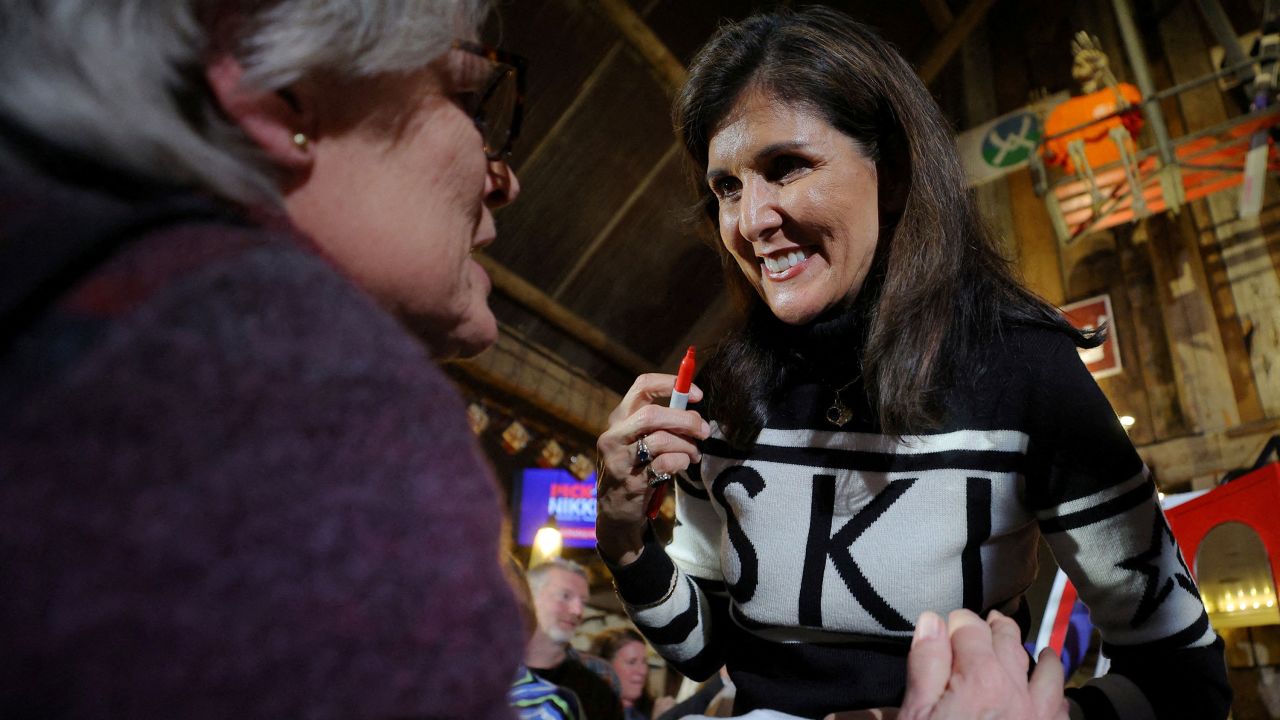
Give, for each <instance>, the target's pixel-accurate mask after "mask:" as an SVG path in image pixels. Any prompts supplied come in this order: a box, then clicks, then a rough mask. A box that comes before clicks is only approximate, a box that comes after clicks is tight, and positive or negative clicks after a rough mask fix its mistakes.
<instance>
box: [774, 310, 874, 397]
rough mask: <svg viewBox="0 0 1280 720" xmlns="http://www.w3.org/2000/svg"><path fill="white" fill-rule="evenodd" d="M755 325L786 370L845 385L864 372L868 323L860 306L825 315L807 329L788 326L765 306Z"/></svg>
mask: <svg viewBox="0 0 1280 720" xmlns="http://www.w3.org/2000/svg"><path fill="white" fill-rule="evenodd" d="M753 323H754V324H755V325H756V329H757V332H759V333H760V337H761V338H762V339H763V341H764V342H765V343H767V344H768V345H769V346H771V347H772V349H773V351H774V352H775V353H776V355H777V357H779V358H780V359H782V361H783V363H784V365H785V366H787V367H788V368H789V369H792V370H796V371H799V372H802V373H804V374H806V375H809V376H811V379H813V380H817V381H819V382H822V383H826V384H835V385H837V386H839V385H844V384H845V383H847V382H848V381H849V380H851V379H852V378H854V377H856V376H857V374H858V373H859V372H860V370H861V365H862V362H861V357H862V347H863V345H864V344H865V342H866V330H867V321H866V318H865V316H864V314H863V311H862V309H861V307H860V306H859V305H856V304H855V305H854V306H853V307H850V308H845V309H843V310H840V311H838V312H830V313H826V314H823V315H822V316H820V317H818V318H817V319H815V320H813V321H812V322H809V323H806V324H804V325H788V324H786V323H784V322H782V321H781V320H778V319H777V318H776V317H774V315H773V313H772V312H770V311H769V309H768V308H767V307H763V306H761V307H759V308H758V309H757V310H756V312H755V317H754V318H753Z"/></svg>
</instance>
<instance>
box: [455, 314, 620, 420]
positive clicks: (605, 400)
mask: <svg viewBox="0 0 1280 720" xmlns="http://www.w3.org/2000/svg"><path fill="white" fill-rule="evenodd" d="M499 330H500V332H499V334H498V342H497V343H495V344H494V346H493V347H492V348H489V349H488V350H486V351H484V352H483V353H480V355H478V356H476V357H474V358H471V359H470V360H458V361H454V362H453V363H451V365H452V366H454V367H456V368H458V369H459V370H461V371H462V372H463V373H465V374H466V375H467V376H469V377H470V378H472V379H473V380H475V381H477V382H479V383H480V384H481V385H485V386H488V387H491V388H494V389H496V390H498V391H499V392H502V393H505V394H508V395H512V396H514V397H517V398H520V399H521V400H523V401H525V402H527V403H529V404H531V405H533V406H534V407H537V408H539V409H540V410H542V411H543V412H545V413H547V414H548V415H550V416H551V417H553V418H556V419H557V420H559V421H560V422H563V423H565V424H566V425H568V426H570V427H573V428H576V429H577V430H580V431H581V432H583V433H584V434H586V435H587V436H590V437H595V436H597V435H599V434H600V433H601V432H603V431H604V429H605V427H606V426H607V424H608V419H609V413H610V412H612V411H613V409H614V408H615V407H617V405H618V403H620V402H622V396H621V395H619V394H618V393H616V392H614V391H612V390H610V389H609V388H606V387H604V386H603V385H600V384H599V383H597V382H595V381H594V380H592V379H591V378H589V377H587V376H586V375H585V374H584V373H583V372H582V371H580V370H578V369H577V368H573V367H570V366H568V365H566V364H565V363H564V361H563V360H561V359H560V358H558V357H556V356H555V354H553V353H552V352H551V351H550V350H547V349H546V348H543V347H541V346H540V345H537V344H535V343H533V342H531V341H529V340H528V339H526V338H525V337H524V336H523V335H520V334H519V333H518V332H516V331H515V330H513V329H511V328H509V327H506V326H501V327H500V328H499Z"/></svg>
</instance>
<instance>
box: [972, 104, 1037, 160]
mask: <svg viewBox="0 0 1280 720" xmlns="http://www.w3.org/2000/svg"><path fill="white" fill-rule="evenodd" d="M1043 136H1044V127H1043V126H1042V125H1041V124H1040V118H1038V117H1036V114H1035V113H1033V112H1020V113H1016V114H1014V115H1011V116H1009V117H1006V118H1004V119H1002V120H1000V122H998V123H996V124H995V126H994V127H992V128H991V129H990V130H988V131H987V134H986V136H985V137H983V139H982V159H983V160H985V161H986V162H987V164H988V165H990V166H992V167H997V168H1004V167H1009V166H1012V165H1018V164H1020V163H1024V162H1026V161H1027V159H1028V158H1030V157H1031V153H1033V152H1035V151H1036V146H1037V145H1038V144H1039V143H1040V138H1041V137H1043Z"/></svg>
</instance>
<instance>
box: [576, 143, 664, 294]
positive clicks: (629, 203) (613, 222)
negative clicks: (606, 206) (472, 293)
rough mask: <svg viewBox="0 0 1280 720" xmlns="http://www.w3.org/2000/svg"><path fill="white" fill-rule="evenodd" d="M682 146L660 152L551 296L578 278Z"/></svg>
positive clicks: (579, 254)
mask: <svg viewBox="0 0 1280 720" xmlns="http://www.w3.org/2000/svg"><path fill="white" fill-rule="evenodd" d="M683 147H684V146H683V145H682V144H681V143H679V142H673V143H671V147H669V148H667V151H666V152H665V153H663V154H662V157H660V158H658V162H656V163H654V164H653V167H652V168H650V169H649V172H648V174H646V175H645V176H644V178H643V179H641V180H640V182H639V184H637V185H636V187H635V189H634V190H632V191H631V194H630V195H628V196H627V199H626V200H625V201H624V202H623V203H622V204H621V205H619V206H618V209H617V211H615V212H614V213H613V217H611V218H609V222H607V223H605V224H604V227H603V228H601V229H600V232H598V233H596V236H595V237H594V238H592V239H591V242H589V243H587V245H586V247H584V248H583V249H582V252H580V253H578V259H577V260H576V261H575V262H574V263H573V267H571V268H569V271H568V272H566V273H565V274H564V277H563V278H561V280H560V282H559V283H558V284H557V285H556V289H555V290H553V291H552V292H551V297H553V298H556V299H559V298H561V297H563V296H564V291H565V290H567V289H568V288H569V286H570V285H572V284H573V281H574V280H577V279H578V275H579V274H580V273H581V272H582V271H583V270H584V269H586V268H587V266H588V265H589V264H590V263H591V261H592V260H594V259H595V256H596V253H597V252H599V251H600V248H602V247H604V244H605V242H606V241H607V240H608V239H609V236H610V235H613V231H614V230H617V229H618V225H620V224H622V220H623V218H625V217H626V216H627V213H629V212H631V208H632V207H633V206H635V204H636V203H637V202H638V201H639V200H640V198H642V197H644V195H645V194H646V193H648V192H649V186H650V185H652V184H653V181H654V179H655V178H656V177H658V173H659V172H661V171H662V168H663V167H664V166H666V164H667V163H669V162H671V161H672V159H674V158H675V157H676V155H677V154H678V153H679V152H680V150H681V148H683Z"/></svg>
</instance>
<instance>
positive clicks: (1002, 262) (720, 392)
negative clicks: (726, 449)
mask: <svg viewBox="0 0 1280 720" xmlns="http://www.w3.org/2000/svg"><path fill="white" fill-rule="evenodd" d="M748 88H756V89H759V90H761V91H763V92H765V93H767V94H769V95H771V96H773V97H775V98H776V99H777V100H778V101H780V102H786V103H790V104H793V105H797V106H805V107H808V108H812V109H815V110H817V111H818V112H819V113H820V114H821V115H822V116H823V117H824V118H825V119H826V120H827V121H828V122H829V123H830V124H831V125H832V126H833V127H835V128H836V129H838V130H840V131H841V132H843V133H844V134H845V135H847V136H849V137H850V138H852V139H853V140H855V141H856V142H858V143H859V144H860V145H861V146H862V148H863V150H864V152H866V153H867V155H868V157H870V158H871V159H872V160H873V161H874V162H875V163H876V166H877V170H878V175H879V177H880V194H881V206H882V207H881V217H882V226H883V228H884V229H883V231H882V234H881V237H880V239H879V242H878V246H877V248H876V252H875V255H874V257H873V260H872V266H871V268H870V271H869V272H868V275H867V279H866V280H865V282H864V285H863V287H862V289H861V291H860V292H859V295H858V297H857V298H856V299H855V301H854V303H853V304H852V305H851V306H850V307H848V308H846V309H844V310H843V312H844V313H856V314H858V315H860V316H861V317H860V318H859V319H860V320H861V321H862V322H863V323H865V328H864V330H863V333H862V337H863V339H862V341H861V343H860V346H857V347H848V348H847V349H845V351H846V352H847V353H848V356H849V357H848V364H849V366H850V367H851V368H854V370H853V371H851V372H858V371H860V373H861V375H862V378H863V381H864V384H865V386H866V389H867V392H868V395H869V398H870V400H871V404H872V408H873V409H874V410H875V412H876V414H877V416H878V420H879V423H880V427H881V430H882V431H883V432H885V433H887V434H890V435H896V436H901V435H909V434H916V433H920V432H924V431H928V430H931V429H935V428H937V427H938V426H939V425H940V424H941V422H942V420H943V419H944V414H945V408H944V407H942V406H941V401H942V397H943V392H944V391H945V390H946V389H947V388H948V387H949V386H950V384H951V383H952V382H953V381H954V380H955V379H956V378H957V373H958V371H960V369H962V368H963V369H964V370H965V372H966V373H976V372H980V371H981V369H982V368H981V365H982V362H983V360H982V353H983V351H984V349H985V348H986V346H987V345H989V344H990V343H991V342H993V341H997V340H999V337H1000V334H1001V332H1002V329H1003V328H1004V327H1005V326H1006V325H1008V324H1030V325H1036V326H1041V327H1047V328H1052V329H1054V330H1057V331H1060V332H1063V333H1065V334H1067V335H1068V336H1069V337H1071V339H1072V341H1073V342H1074V343H1075V344H1076V345H1077V346H1079V347H1093V346H1096V345H1098V344H1100V343H1101V342H1102V334H1101V333H1099V332H1092V333H1086V332H1082V331H1079V330H1076V329H1075V328H1073V327H1072V326H1071V325H1070V324H1069V323H1068V322H1067V321H1066V320H1065V318H1063V317H1062V315H1061V314H1060V313H1059V312H1058V311H1057V309H1056V308H1054V307H1053V306H1052V305H1049V304H1048V303H1047V302H1045V301H1044V300H1042V299H1041V298H1039V297H1037V296H1036V295H1035V294H1033V293H1032V292H1031V291H1029V290H1027V289H1026V288H1025V287H1023V286H1022V284H1021V283H1020V282H1019V280H1018V279H1017V276H1016V273H1015V271H1014V269H1013V266H1012V264H1011V263H1010V262H1009V261H1008V260H1007V259H1006V258H1005V257H1004V255H1003V254H1002V252H1001V250H1000V248H999V246H998V244H997V240H996V238H995V236H994V235H993V233H992V232H991V231H990V230H989V229H988V228H987V227H986V225H985V224H984V223H983V221H982V219H981V217H980V215H979V213H978V210H977V206H976V203H975V201H974V198H973V194H972V192H970V191H969V190H968V189H967V188H966V187H965V184H964V171H963V168H962V167H961V164H960V160H959V156H958V154H957V152H956V149H955V143H954V138H953V134H952V130H951V128H950V127H949V125H948V123H947V122H946V120H945V119H944V118H943V116H942V112H941V110H940V109H939V108H938V106H937V104H936V103H935V102H934V100H933V98H932V96H931V95H930V94H929V91H928V89H927V88H926V87H925V86H924V84H923V83H922V82H921V81H920V79H919V78H918V77H917V76H916V73H915V71H914V70H913V69H912V67H911V66H910V65H909V64H908V63H907V62H906V61H905V60H904V59H903V58H902V56H901V55H900V54H899V53H898V52H897V51H896V50H895V49H894V48H893V47H892V46H891V45H890V44H889V43H887V42H885V41H884V40H882V39H881V38H880V37H879V36H878V35H877V34H876V33H875V32H874V31H872V30H871V29H869V28H868V27H866V26H864V25H862V24H861V23H858V22H857V21H855V20H853V19H852V18H850V17H849V16H847V15H845V14H843V13H841V12H839V11H837V10H832V9H830V8H825V7H808V8H803V9H800V10H788V9H780V10H778V11H774V12H769V13H764V14H760V15H755V16H753V17H750V18H747V19H746V20H743V21H741V22H736V23H728V24H725V25H723V26H722V27H721V28H720V30H719V31H718V32H717V33H716V35H715V36H714V37H713V38H712V39H711V40H710V41H708V43H707V44H706V45H705V46H704V47H703V48H702V50H701V51H699V53H698V55H697V56H696V57H695V58H694V60H693V62H692V65H691V67H690V73H689V80H688V82H687V83H686V84H685V86H684V88H682V90H681V92H680V93H679V95H678V96H677V99H676V102H675V106H674V108H673V124H674V125H675V128H676V131H677V133H678V134H679V135H680V137H681V138H682V140H683V141H684V144H685V147H686V149H687V150H688V152H689V157H690V159H691V160H692V163H691V164H692V166H693V167H692V168H691V170H692V172H691V175H692V177H693V179H694V182H695V183H696V186H697V187H698V192H699V198H700V199H699V203H698V207H699V208H701V210H702V211H703V212H704V213H705V215H704V217H706V218H709V219H710V220H711V223H712V225H713V226H714V225H715V223H716V222H717V218H718V211H717V207H718V206H717V202H716V199H715V196H714V195H712V194H711V192H710V189H709V188H707V187H706V185H705V182H704V181H703V179H702V175H703V174H704V173H705V171H706V168H707V159H708V147H709V145H710V138H711V136H712V135H713V134H714V132H715V130H716V128H717V127H718V125H719V123H721V122H723V120H724V119H725V116H726V115H727V114H728V112H729V111H730V110H731V109H732V107H733V105H734V103H736V102H737V100H738V98H739V97H740V96H741V94H742V93H743V91H745V90H747V89H748ZM712 245H713V247H714V248H715V250H716V251H717V253H718V254H719V256H720V258H721V261H722V263H721V264H722V267H723V268H724V271H725V275H726V280H727V283H728V285H729V287H730V290H731V293H732V295H733V296H734V298H735V300H736V301H737V302H738V304H739V307H740V309H741V310H742V311H743V314H744V316H745V320H744V323H743V326H742V329H741V330H740V331H739V332H737V333H736V334H735V335H733V336H732V337H730V338H729V339H728V340H726V341H725V342H724V343H722V344H721V346H720V347H719V349H718V351H717V352H716V354H715V356H714V357H713V359H712V360H711V362H710V363H709V364H708V365H707V367H706V369H705V371H704V374H703V377H702V378H701V379H700V381H701V383H702V384H703V387H704V389H705V390H706V391H707V393H708V397H709V405H708V416H709V417H711V418H713V419H716V420H718V421H719V422H720V424H721V426H722V428H724V430H725V432H726V434H727V436H728V438H729V439H730V441H731V442H733V443H735V444H739V445H744V444H749V443H750V442H751V441H753V440H754V438H755V436H756V435H757V434H758V433H759V430H760V429H761V428H762V427H763V426H764V424H765V422H766V421H767V420H768V410H767V409H768V400H769V394H770V392H771V391H772V389H773V388H774V387H776V386H777V384H778V383H779V381H780V380H781V379H782V377H783V375H784V373H785V362H784V358H783V356H782V354H781V353H780V352H779V348H778V347H776V342H771V338H770V334H771V333H774V332H775V331H776V323H777V321H776V320H774V324H773V325H771V324H770V323H769V322H768V321H769V320H770V319H772V314H771V312H770V311H769V309H768V308H767V307H766V306H765V305H764V303H763V301H762V300H761V299H760V298H759V296H758V295H757V294H756V292H755V290H754V289H753V288H752V287H751V286H750V284H749V283H748V282H747V281H746V280H745V279H744V278H743V277H742V274H741V271H740V270H739V268H738V267H737V264H736V262H735V261H734V260H733V258H732V257H731V256H730V255H729V253H728V251H727V250H726V249H725V248H724V247H723V245H722V244H721V243H720V242H719V239H718V238H716V239H715V240H714V241H713V242H712Z"/></svg>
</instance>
